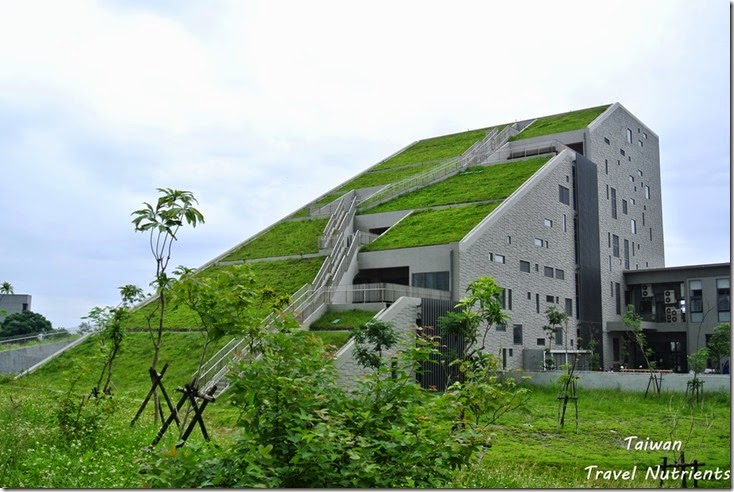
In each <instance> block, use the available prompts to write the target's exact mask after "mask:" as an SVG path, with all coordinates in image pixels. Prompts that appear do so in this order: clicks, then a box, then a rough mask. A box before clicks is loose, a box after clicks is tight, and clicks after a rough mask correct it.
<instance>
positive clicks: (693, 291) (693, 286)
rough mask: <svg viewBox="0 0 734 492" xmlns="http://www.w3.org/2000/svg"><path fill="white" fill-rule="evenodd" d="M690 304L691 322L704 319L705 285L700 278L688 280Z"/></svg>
mask: <svg viewBox="0 0 734 492" xmlns="http://www.w3.org/2000/svg"><path fill="white" fill-rule="evenodd" d="M688 297H689V302H688V306H689V308H690V310H691V322H693V323H700V322H701V321H703V287H702V285H701V281H700V280H691V281H689V282H688Z"/></svg>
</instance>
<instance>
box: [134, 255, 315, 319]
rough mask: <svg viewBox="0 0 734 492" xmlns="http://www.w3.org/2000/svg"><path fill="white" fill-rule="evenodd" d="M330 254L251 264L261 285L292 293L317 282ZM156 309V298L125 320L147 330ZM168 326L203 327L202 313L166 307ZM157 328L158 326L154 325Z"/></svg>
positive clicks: (207, 272) (210, 271) (209, 270)
mask: <svg viewBox="0 0 734 492" xmlns="http://www.w3.org/2000/svg"><path fill="white" fill-rule="evenodd" d="M325 258H326V257H316V258H302V259H290V260H279V261H259V262H256V263H250V269H251V270H252V273H253V275H254V276H255V278H256V279H257V281H258V283H259V284H260V285H264V286H269V287H271V288H273V289H274V290H275V291H276V292H277V293H278V294H281V295H291V294H293V293H295V292H296V291H297V290H298V289H300V288H301V287H303V285H304V284H309V283H311V282H313V279H314V278H315V277H316V274H317V273H318V272H319V269H320V268H321V265H323V263H324V260H325ZM221 268H224V267H221V266H212V267H209V268H207V269H206V270H204V271H202V272H201V274H202V275H212V274H214V273H216V272H217V271H218V270H219V269H221ZM154 309H156V304H155V301H154V302H152V303H150V304H148V305H146V306H143V307H142V308H140V309H137V310H135V311H133V312H132V313H131V314H130V317H129V318H128V320H127V321H126V322H125V327H127V328H128V329H147V326H148V325H147V322H146V316H147V315H148V314H149V313H151V312H152V311H153V310H154ZM165 326H166V328H169V329H178V330H189V329H198V328H201V323H200V320H199V317H198V315H197V314H196V313H195V312H194V311H192V310H191V309H189V308H188V307H186V306H179V307H176V308H170V307H167V308H166V321H165ZM154 327H155V325H154Z"/></svg>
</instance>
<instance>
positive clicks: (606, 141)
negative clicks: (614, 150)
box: [604, 137, 609, 145]
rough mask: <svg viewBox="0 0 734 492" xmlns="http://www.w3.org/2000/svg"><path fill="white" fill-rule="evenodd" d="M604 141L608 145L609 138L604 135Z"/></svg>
mask: <svg viewBox="0 0 734 492" xmlns="http://www.w3.org/2000/svg"><path fill="white" fill-rule="evenodd" d="M604 143H605V144H607V145H609V139H608V138H607V137H604Z"/></svg>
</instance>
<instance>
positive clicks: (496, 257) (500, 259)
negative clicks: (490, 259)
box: [494, 255, 505, 263]
mask: <svg viewBox="0 0 734 492" xmlns="http://www.w3.org/2000/svg"><path fill="white" fill-rule="evenodd" d="M494 262H495V263H504V262H505V255H494Z"/></svg>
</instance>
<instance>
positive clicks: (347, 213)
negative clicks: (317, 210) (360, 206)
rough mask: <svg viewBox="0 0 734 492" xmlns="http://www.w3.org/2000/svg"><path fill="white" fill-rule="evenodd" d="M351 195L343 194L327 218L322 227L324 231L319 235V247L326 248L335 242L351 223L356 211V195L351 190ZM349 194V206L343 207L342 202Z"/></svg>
mask: <svg viewBox="0 0 734 492" xmlns="http://www.w3.org/2000/svg"><path fill="white" fill-rule="evenodd" d="M350 194H351V195H345V196H344V197H343V198H342V199H341V200H342V202H341V203H340V204H339V207H337V209H336V210H335V211H334V213H333V214H332V215H331V218H330V219H329V222H328V223H327V224H326V227H325V228H324V232H323V234H322V235H321V237H319V249H328V248H331V247H333V246H334V244H336V240H337V239H338V237H339V236H341V235H342V233H343V232H344V231H345V230H346V228H347V226H348V225H349V224H351V221H352V219H353V218H354V214H355V213H356V212H357V197H356V194H355V193H354V192H353V191H352V192H350ZM349 196H351V200H350V201H349V207H348V208H346V209H345V207H344V203H345V200H347V199H348V198H349Z"/></svg>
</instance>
